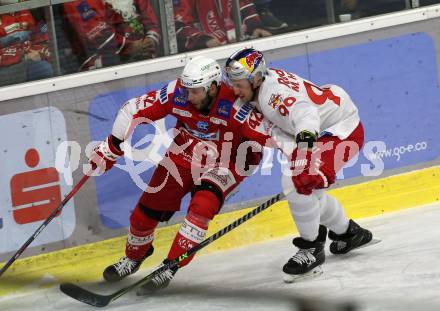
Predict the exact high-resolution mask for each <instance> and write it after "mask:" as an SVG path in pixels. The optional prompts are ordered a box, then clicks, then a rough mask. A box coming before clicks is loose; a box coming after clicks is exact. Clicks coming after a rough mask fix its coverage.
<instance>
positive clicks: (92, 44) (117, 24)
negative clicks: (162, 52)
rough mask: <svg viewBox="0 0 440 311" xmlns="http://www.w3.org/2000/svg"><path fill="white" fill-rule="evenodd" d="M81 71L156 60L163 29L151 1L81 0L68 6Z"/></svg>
mask: <svg viewBox="0 0 440 311" xmlns="http://www.w3.org/2000/svg"><path fill="white" fill-rule="evenodd" d="M64 14H65V18H66V21H67V23H66V26H67V28H66V29H67V31H69V32H70V33H69V34H68V36H70V40H71V43H72V49H73V52H74V53H75V54H76V55H77V56H78V57H79V58H80V63H81V65H80V67H79V71H82V70H91V69H96V68H101V67H106V66H112V65H117V64H121V63H127V62H132V61H139V60H145V59H150V58H154V57H156V56H157V55H158V54H159V42H160V30H159V25H158V20H157V17H156V14H155V12H154V10H153V6H152V4H151V1H150V0H81V1H73V2H69V3H65V4H64Z"/></svg>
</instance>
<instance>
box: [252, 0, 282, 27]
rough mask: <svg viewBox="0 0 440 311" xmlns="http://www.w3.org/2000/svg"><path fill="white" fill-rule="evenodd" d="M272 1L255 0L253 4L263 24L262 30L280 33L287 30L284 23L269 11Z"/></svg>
mask: <svg viewBox="0 0 440 311" xmlns="http://www.w3.org/2000/svg"><path fill="white" fill-rule="evenodd" d="M271 2H272V0H255V1H254V4H255V7H256V8H257V11H258V14H260V18H261V22H262V24H263V28H265V29H267V30H269V31H273V32H280V31H283V30H287V27H288V26H289V25H287V23H286V22H284V21H282V20H280V19H278V18H277V17H276V16H275V15H274V14H273V13H272V12H271V11H270V9H269V7H270V4H271Z"/></svg>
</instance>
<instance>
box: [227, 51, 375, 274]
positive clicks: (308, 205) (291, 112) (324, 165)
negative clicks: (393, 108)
mask: <svg viewBox="0 0 440 311" xmlns="http://www.w3.org/2000/svg"><path fill="white" fill-rule="evenodd" d="M225 71H226V74H227V76H228V78H229V80H230V82H231V84H232V86H233V88H234V92H235V94H236V95H238V96H239V97H240V98H241V100H242V101H244V102H251V103H252V102H253V104H254V105H255V107H256V108H257V109H258V110H259V111H260V112H262V113H263V115H264V116H265V117H266V118H267V119H269V120H270V121H271V122H273V123H274V125H275V127H276V128H275V129H274V130H273V134H272V136H273V138H274V139H275V141H276V142H277V143H278V145H279V146H280V147H283V148H282V149H283V150H284V151H285V152H286V153H287V154H288V156H289V157H291V167H290V170H289V172H283V177H282V186H283V190H284V191H285V192H287V191H291V192H290V194H289V195H288V196H287V200H288V202H289V206H290V210H291V213H292V215H293V218H294V220H295V223H296V226H297V228H298V231H299V234H300V237H297V238H294V239H293V244H294V245H295V246H296V247H297V248H298V252H297V253H296V254H295V255H294V256H293V257H291V258H290V259H289V260H288V262H287V263H286V264H285V265H284V267H283V271H284V273H285V278H284V280H285V281H286V282H293V281H295V280H296V279H298V278H303V277H306V276H311V275H315V274H320V273H322V268H321V265H322V264H323V263H324V261H325V253H324V245H325V241H326V236H327V228H328V229H329V233H328V236H329V238H330V239H331V240H332V243H331V244H330V251H331V252H332V253H333V254H345V253H347V252H349V251H350V250H352V249H354V248H357V247H360V246H363V245H365V244H367V243H369V242H370V241H371V240H372V234H371V232H370V231H368V230H366V229H364V228H362V227H360V226H359V225H358V224H357V223H356V222H354V221H353V220H351V219H348V218H347V217H346V215H345V212H344V209H343V208H342V206H341V204H340V203H339V202H338V201H337V200H336V199H335V198H333V197H331V196H329V195H328V194H327V193H326V188H328V187H329V186H330V185H331V184H333V183H334V182H335V179H336V173H337V172H338V171H339V170H340V169H341V168H342V167H343V166H344V165H345V163H347V162H348V161H349V160H350V159H351V158H353V157H354V156H355V155H356V154H357V153H358V152H359V149H360V148H361V147H362V145H363V143H364V132H363V127H362V123H361V122H360V119H359V115H358V110H357V108H356V106H355V105H354V103H353V102H352V100H351V99H350V97H349V95H348V94H347V93H346V92H345V91H344V90H343V89H342V88H340V87H338V86H336V85H326V86H321V87H319V86H317V85H315V84H313V83H312V82H310V81H307V80H305V79H303V78H301V77H300V76H298V75H296V74H293V73H290V72H286V71H284V70H281V69H274V68H267V67H266V63H265V60H264V57H263V54H262V53H261V52H260V51H257V50H255V49H249V48H246V49H242V50H239V51H237V52H236V53H234V54H232V55H231V56H230V57H229V58H228V60H227V62H226V67H225ZM289 143H290V151H286V149H288V148H285V147H287V146H288V145H289ZM292 150H293V151H292Z"/></svg>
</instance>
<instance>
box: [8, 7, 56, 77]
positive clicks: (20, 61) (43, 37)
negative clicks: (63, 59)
mask: <svg viewBox="0 0 440 311" xmlns="http://www.w3.org/2000/svg"><path fill="white" fill-rule="evenodd" d="M15 2H18V1H15ZM11 3H12V1H11V0H8V1H3V0H2V1H0V4H1V5H6V4H11ZM48 41H49V36H48V32H47V24H46V22H45V21H44V20H43V19H42V20H39V21H37V20H36V19H35V18H34V16H33V15H32V13H31V11H29V10H23V11H20V12H14V13H7V14H1V15H0V86H4V85H10V84H15V83H22V82H26V81H31V80H37V79H44V78H49V77H51V76H53V68H52V65H51V64H50V56H51V55H50V51H49V46H48Z"/></svg>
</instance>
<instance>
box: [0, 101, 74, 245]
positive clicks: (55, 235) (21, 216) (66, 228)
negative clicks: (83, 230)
mask: <svg viewBox="0 0 440 311" xmlns="http://www.w3.org/2000/svg"><path fill="white" fill-rule="evenodd" d="M0 131H1V132H2V133H8V135H5V136H4V139H3V142H2V150H1V151H2V152H0V163H8V165H2V167H1V174H0V187H1V188H2V189H4V191H1V192H0V235H1V236H13V237H14V239H0V253H3V252H10V251H15V250H17V249H18V248H19V247H20V246H21V245H22V244H23V242H24V241H26V240H27V239H28V238H29V236H30V234H32V233H33V232H34V231H35V230H36V229H37V228H38V226H40V225H41V223H42V221H44V220H45V219H46V218H47V217H48V216H49V215H50V213H51V212H52V211H53V210H54V209H56V208H57V206H58V205H59V204H60V202H61V200H62V198H63V197H64V196H66V195H67V194H68V193H69V192H70V190H71V186H70V185H68V184H67V183H66V180H69V179H71V172H70V171H68V172H67V173H66V172H65V173H64V174H69V175H70V176H60V173H59V172H58V171H57V170H56V169H55V152H56V150H57V147H58V145H59V144H60V143H62V142H63V141H66V140H67V133H66V123H65V120H64V116H63V114H62V113H61V111H60V110H58V109H57V108H55V107H45V108H38V109H34V110H28V111H22V112H18V113H13V114H7V115H2V116H0ZM66 177H67V178H66ZM73 205H74V201H73V199H72V200H70V201H69V202H68V203H67V204H66V206H65V207H64V209H63V211H62V213H61V214H58V215H57V217H55V218H54V220H53V221H52V222H51V223H50V224H49V225H48V226H47V228H46V229H45V230H44V231H43V232H42V233H41V235H39V236H38V239H36V240H35V241H34V242H33V244H32V245H33V246H38V245H42V244H46V243H50V242H56V241H62V240H65V239H66V238H68V237H69V236H70V235H71V234H72V233H73V230H74V228H75V212H74V206H73Z"/></svg>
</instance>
